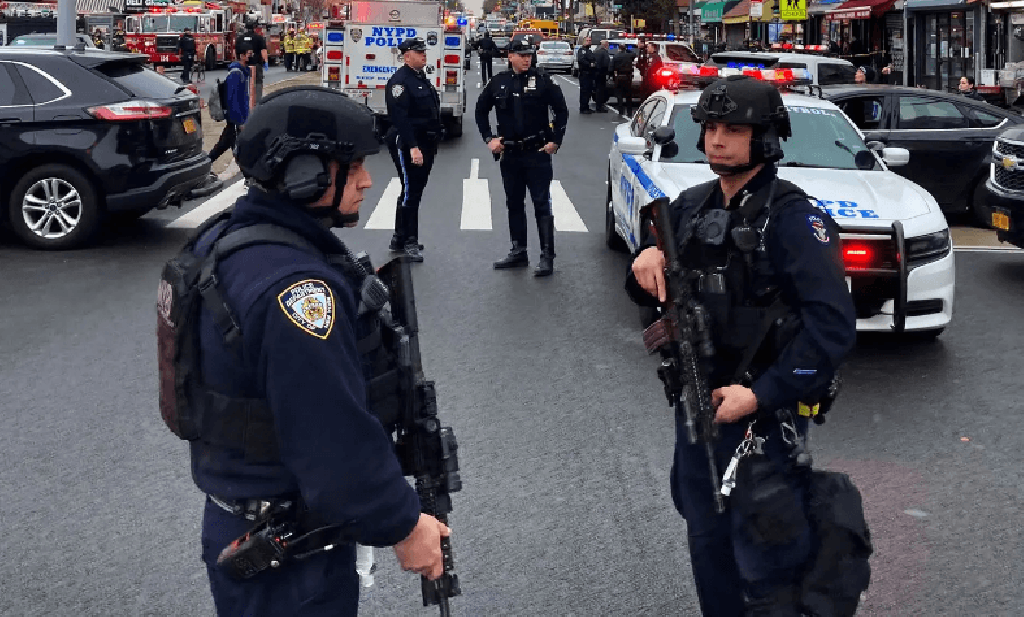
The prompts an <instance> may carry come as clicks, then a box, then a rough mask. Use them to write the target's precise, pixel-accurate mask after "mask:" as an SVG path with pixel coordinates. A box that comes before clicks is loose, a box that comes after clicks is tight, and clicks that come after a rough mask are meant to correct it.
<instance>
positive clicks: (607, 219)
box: [604, 184, 629, 253]
mask: <svg viewBox="0 0 1024 617" xmlns="http://www.w3.org/2000/svg"><path fill="white" fill-rule="evenodd" d="M605 204H606V205H605V209H604V242H605V244H607V245H608V248H610V249H611V250H613V251H615V252H617V253H626V252H628V251H629V246H628V245H627V244H626V241H625V240H623V239H622V236H620V235H619V234H618V232H616V231H615V214H614V211H613V210H612V186H611V184H609V185H608V199H607V201H606V202H605Z"/></svg>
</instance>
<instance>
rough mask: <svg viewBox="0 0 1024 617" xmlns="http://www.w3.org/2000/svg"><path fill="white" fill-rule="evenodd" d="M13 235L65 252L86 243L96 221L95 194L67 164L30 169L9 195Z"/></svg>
mask: <svg viewBox="0 0 1024 617" xmlns="http://www.w3.org/2000/svg"><path fill="white" fill-rule="evenodd" d="M8 215H9V218H10V222H11V227H12V228H13V229H14V233H16V234H17V235H18V237H19V238H21V239H22V240H24V241H25V242H26V243H27V244H29V245H31V246H34V247H36V248H41V249H67V248H74V247H77V246H81V245H83V244H85V243H86V242H88V241H89V239H90V238H91V237H92V235H93V234H94V233H95V232H96V229H97V227H98V226H99V222H100V211H99V205H98V203H97V199H96V191H95V189H94V188H93V186H92V182H90V181H89V179H88V178H86V177H85V176H84V175H83V174H82V173H80V172H79V171H77V170H75V169H74V168H72V167H68V166H67V165H60V164H52V165H43V166H42V167H37V168H35V169H32V170H30V171H29V172H28V173H27V174H25V175H24V176H23V177H22V179H21V181H20V182H18V184H16V185H15V186H14V190H13V191H12V192H11V200H10V208H9V212H8Z"/></svg>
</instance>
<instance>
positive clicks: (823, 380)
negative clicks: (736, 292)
mask: <svg viewBox="0 0 1024 617" xmlns="http://www.w3.org/2000/svg"><path fill="white" fill-rule="evenodd" d="M775 177H776V169H775V166H774V165H765V167H764V168H763V169H762V170H761V171H760V172H759V173H758V174H757V175H755V176H754V177H753V178H751V180H750V181H749V182H748V183H747V185H746V186H744V187H743V189H742V190H740V191H739V192H738V193H737V194H736V196H734V198H733V203H732V204H731V206H730V207H735V206H736V205H738V202H739V200H740V199H741V195H742V194H743V191H744V190H749V191H750V192H754V191H756V190H758V189H759V188H761V187H762V186H764V185H765V184H767V183H768V182H770V181H771V180H772V179H774V178H775ZM723 197H724V196H723V194H722V190H721V187H720V185H716V187H715V189H714V192H713V193H712V195H711V201H710V203H709V207H710V208H721V207H722V200H723ZM699 206H700V204H689V203H688V204H683V203H682V196H681V195H680V198H677V199H676V200H675V201H673V202H672V219H673V221H675V222H676V238H680V237H682V227H683V225H685V224H686V223H687V222H688V221H689V219H690V217H689V216H688V215H686V214H684V212H692V208H693V207H699ZM815 221H817V222H819V223H824V224H825V227H826V228H825V230H824V233H823V232H822V231H820V230H819V229H818V228H817V226H816V224H815ZM767 234H768V235H767V237H766V239H765V247H766V248H767V253H768V258H769V260H770V261H771V265H772V269H773V270H774V272H775V276H776V277H777V284H778V286H779V289H780V290H781V293H782V299H783V300H784V301H785V302H786V304H787V305H788V306H790V307H792V308H793V309H794V310H795V311H796V312H797V314H798V315H799V317H800V326H801V327H800V328H799V330H798V332H797V333H796V336H795V337H794V338H793V340H792V342H791V343H790V344H789V345H788V346H787V347H786V348H785V349H784V350H783V352H782V353H781V354H780V355H779V357H778V359H777V360H776V361H775V363H774V364H772V365H771V366H770V367H769V368H768V370H767V371H765V372H764V373H763V374H762V375H761V376H760V377H759V378H758V379H757V380H756V381H755V382H754V384H753V386H752V388H751V389H752V390H753V391H754V395H755V396H757V402H758V408H759V409H762V410H767V411H771V410H775V409H783V408H793V407H795V406H796V403H797V402H798V401H806V402H812V401H813V400H815V396H816V395H820V394H821V393H822V392H823V391H824V390H825V389H826V388H827V387H828V384H829V382H830V381H831V380H832V377H833V375H834V374H835V372H836V370H838V368H839V365H840V364H841V363H842V361H843V358H845V357H846V355H847V354H848V353H849V352H850V350H851V349H853V346H854V343H855V342H856V340H857V317H856V312H855V311H854V307H853V298H852V297H851V296H850V291H849V289H848V288H847V286H846V280H845V277H844V268H843V261H842V253H841V252H840V251H841V247H840V243H839V229H838V226H837V225H836V224H835V223H834V222H833V221H832V220H831V218H830V217H829V216H828V215H827V214H825V213H823V212H822V211H821V210H819V209H817V208H815V207H814V206H813V205H811V203H810V202H809V201H807V200H806V199H801V200H798V201H793V202H790V203H789V204H788V205H787V206H786V207H785V208H780V209H779V210H778V211H777V212H775V211H773V213H772V215H771V217H770V218H769V221H768V230H767ZM654 244H655V242H654V239H653V238H650V237H648V238H645V239H644V243H643V246H641V250H643V249H644V248H647V247H648V246H654ZM683 265H684V266H686V264H683ZM626 290H627V292H628V293H629V295H630V297H631V298H632V299H633V301H634V302H636V303H637V304H641V305H647V306H650V305H657V300H656V299H655V298H654V297H653V296H651V295H650V294H648V293H647V292H646V291H645V290H644V289H643V288H642V287H640V285H639V283H637V281H636V278H635V277H634V276H633V273H632V271H630V274H629V276H628V278H627V281H626ZM732 368H734V367H730V369H732ZM728 372H729V373H731V372H732V371H731V370H729V371H728Z"/></svg>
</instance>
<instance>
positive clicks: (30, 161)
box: [0, 47, 210, 249]
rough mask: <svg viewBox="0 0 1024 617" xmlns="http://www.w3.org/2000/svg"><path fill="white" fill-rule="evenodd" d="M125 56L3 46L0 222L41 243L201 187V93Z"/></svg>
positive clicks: (71, 239) (206, 165)
mask: <svg viewBox="0 0 1024 617" xmlns="http://www.w3.org/2000/svg"><path fill="white" fill-rule="evenodd" d="M145 62H146V56H144V55H141V54H125V53H122V52H112V51H103V50H98V49H89V50H84V51H82V50H54V49H31V48H12V47H0V215H2V216H0V220H4V221H6V223H7V224H8V225H10V227H11V229H12V230H13V231H14V233H15V234H16V235H17V236H18V237H19V238H20V239H21V240H23V241H24V242H25V243H27V244H29V245H31V246H34V247H37V248H43V249H66V248H73V247H80V246H82V245H84V244H86V243H87V242H88V241H89V240H90V239H91V238H92V237H93V235H94V234H95V232H96V231H97V230H98V229H99V228H100V226H101V225H102V223H103V222H104V220H105V219H107V218H108V217H109V216H110V215H117V214H120V215H122V216H141V215H142V214H145V213H146V212H148V211H150V210H152V209H153V208H166V207H167V206H169V205H180V203H181V201H182V200H183V199H184V198H185V197H186V196H187V195H188V194H189V193H190V192H191V191H192V189H193V188H196V187H198V186H200V185H203V184H205V183H206V181H207V178H208V175H209V172H210V158H209V157H208V156H207V155H206V153H205V152H203V142H202V126H201V124H200V122H201V120H200V113H199V109H200V107H199V97H198V96H196V94H195V93H194V92H193V91H192V90H191V89H189V88H188V87H187V86H184V85H181V84H177V83H175V82H173V81H171V80H170V79H167V78H166V77H163V76H162V75H159V74H157V73H156V72H154V71H152V70H150V69H148V68H146V67H145Z"/></svg>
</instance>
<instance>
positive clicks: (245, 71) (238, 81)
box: [210, 41, 253, 162]
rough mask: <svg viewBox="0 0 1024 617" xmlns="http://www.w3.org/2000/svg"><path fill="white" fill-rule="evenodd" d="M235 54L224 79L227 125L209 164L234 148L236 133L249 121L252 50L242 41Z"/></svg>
mask: <svg viewBox="0 0 1024 617" xmlns="http://www.w3.org/2000/svg"><path fill="white" fill-rule="evenodd" d="M235 54H236V56H237V60H235V61H234V62H232V63H231V65H230V66H228V75H227V77H225V78H224V89H225V98H226V100H225V101H224V103H225V105H224V119H225V120H226V122H227V124H226V125H225V126H224V130H223V131H221V134H220V138H219V139H218V140H217V143H216V144H215V145H214V146H213V149H212V150H210V161H211V162H213V161H216V160H217V159H219V158H220V157H221V155H222V154H224V153H225V152H227V151H228V150H232V149H233V148H234V147H235V140H236V138H237V137H238V132H239V131H241V130H242V126H244V125H245V122H246V120H248V119H249V79H250V71H249V62H250V61H251V60H252V55H253V52H252V48H251V47H249V45H248V44H247V43H245V42H244V41H243V42H240V43H238V45H237V46H236V47H235Z"/></svg>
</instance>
